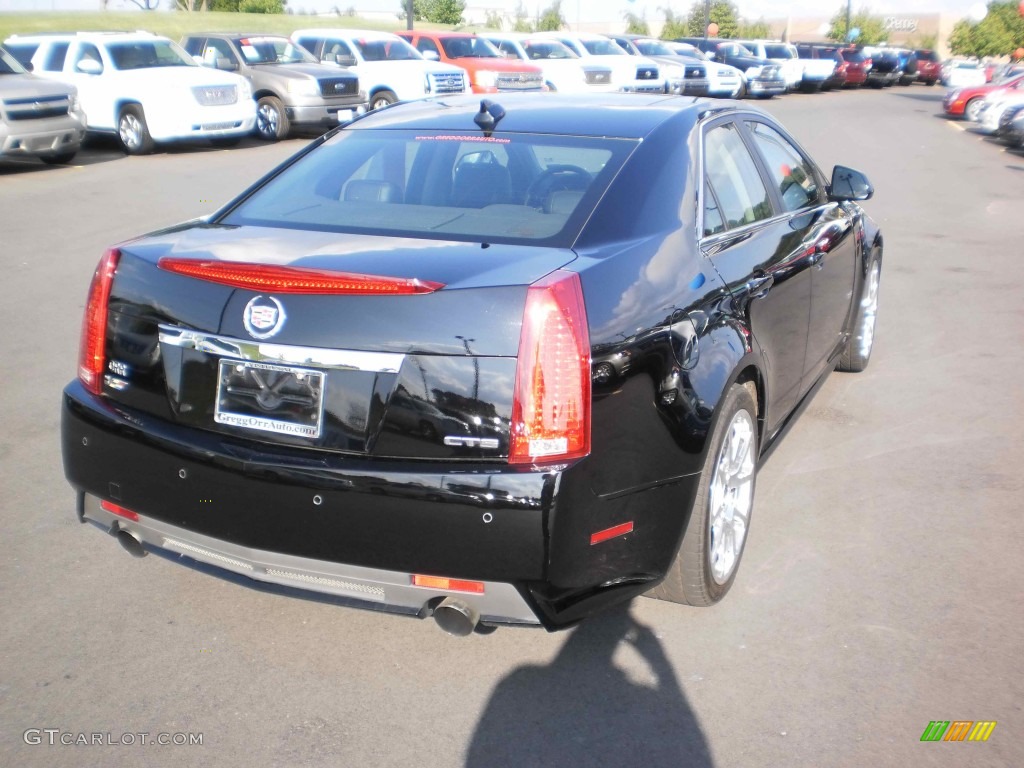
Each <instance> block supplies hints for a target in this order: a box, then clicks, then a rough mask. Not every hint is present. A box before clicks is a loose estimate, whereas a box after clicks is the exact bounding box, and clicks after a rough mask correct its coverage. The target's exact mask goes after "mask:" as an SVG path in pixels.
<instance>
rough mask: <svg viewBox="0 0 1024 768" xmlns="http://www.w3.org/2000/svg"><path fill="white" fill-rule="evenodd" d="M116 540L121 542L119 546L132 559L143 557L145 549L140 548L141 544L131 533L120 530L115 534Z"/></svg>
mask: <svg viewBox="0 0 1024 768" xmlns="http://www.w3.org/2000/svg"><path fill="white" fill-rule="evenodd" d="M117 540H118V541H119V542H121V546H122V547H124V548H125V551H126V552H128V554H129V555H131V556H132V557H145V556H146V554H147V553H146V549H145V547H143V546H142V542H141V541H139V539H138V537H137V536H136V535H135V534H134V533H132V532H131V531H126V530H124V529H121V530H120V531H118V532H117Z"/></svg>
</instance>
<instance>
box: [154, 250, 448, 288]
mask: <svg viewBox="0 0 1024 768" xmlns="http://www.w3.org/2000/svg"><path fill="white" fill-rule="evenodd" d="M157 266H158V267H160V269H164V270H167V271H168V272H174V273H175V274H178V275H187V276H188V277H195V278H198V279H200V280H207V281H209V282H211V283H220V284H221V285H230V286H234V287H235V288H247V289H249V290H251V291H272V292H274V293H301V294H351V295H403V294H413V293H433V292H434V291H437V290H440V289H441V288H444V283H435V282H431V281H430V280H419V279H418V278H415V277H378V276H376V275H358V274H355V273H352V272H333V271H331V270H327V269H308V268H306V267H284V266H280V265H275V264H245V263H239V262H232V261H201V260H198V259H172V258H166V257H165V258H162V259H160V261H159V262H157Z"/></svg>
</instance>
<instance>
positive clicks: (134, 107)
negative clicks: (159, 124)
mask: <svg viewBox="0 0 1024 768" xmlns="http://www.w3.org/2000/svg"><path fill="white" fill-rule="evenodd" d="M117 138H118V139H119V140H120V142H121V146H122V147H123V148H124V151H125V152H127V153H128V154H129V155H146V154H149V153H150V152H152V151H153V138H152V137H151V136H150V135H149V128H148V127H147V126H146V113H145V112H143V111H142V107H141V106H140V105H138V104H129V105H128V106H127V107H122V108H121V114H119V115H118V116H117Z"/></svg>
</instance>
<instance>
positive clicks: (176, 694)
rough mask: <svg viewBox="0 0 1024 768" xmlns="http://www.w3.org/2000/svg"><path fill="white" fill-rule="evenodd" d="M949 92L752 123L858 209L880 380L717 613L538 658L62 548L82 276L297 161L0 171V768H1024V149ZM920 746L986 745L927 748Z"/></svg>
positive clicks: (786, 470) (779, 111)
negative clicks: (69, 398) (963, 111)
mask: <svg viewBox="0 0 1024 768" xmlns="http://www.w3.org/2000/svg"><path fill="white" fill-rule="evenodd" d="M941 98H942V91H941V89H939V88H925V87H921V86H915V87H911V88H893V89H888V90H886V91H884V92H883V91H872V90H862V91H858V92H848V93H829V94H816V95H794V96H788V97H786V98H783V99H773V100H772V101H770V102H767V103H762V104H760V106H763V107H765V108H766V109H767V110H768V111H770V112H772V113H774V114H775V115H777V116H778V117H779V118H780V119H781V120H782V121H783V122H784V124H786V125H787V126H788V127H789V128H790V130H791V131H792V132H793V134H794V135H795V136H796V137H797V138H798V139H799V140H800V141H801V142H803V144H804V146H805V147H806V148H807V149H808V150H809V151H810V153H811V154H812V155H813V156H814V157H815V159H816V160H817V161H818V163H819V164H820V165H821V166H822V167H823V168H825V169H826V172H827V171H828V170H829V169H831V166H832V165H833V164H835V163H842V164H844V165H850V166H852V167H855V168H858V169H860V170H862V171H864V172H865V173H867V174H868V176H869V177H870V178H871V180H872V181H873V183H874V185H875V188H876V190H877V191H876V195H875V197H874V199H872V200H871V201H869V202H868V203H866V204H865V207H866V208H867V209H868V211H869V212H870V213H871V214H872V216H874V217H875V218H876V220H877V221H878V222H879V223H880V224H881V226H882V228H883V231H884V235H885V239H886V249H885V262H884V267H883V275H882V298H881V309H880V313H879V326H878V331H877V333H878V338H877V342H876V347H875V351H874V356H873V359H872V361H871V365H870V367H869V368H868V370H867V371H866V372H865V373H863V374H859V375H851V374H833V376H832V377H831V378H830V379H829V381H828V382H827V383H826V385H825V386H824V387H823V388H822V390H821V391H820V392H819V393H818V395H817V397H816V398H815V400H814V402H813V403H812V404H811V406H810V408H809V410H808V411H807V412H806V413H805V414H804V416H803V417H802V419H801V421H800V423H799V424H798V426H797V427H796V428H795V429H794V430H793V431H792V432H791V433H790V435H789V436H788V437H787V438H786V440H785V441H784V442H783V443H782V445H781V446H780V447H779V449H778V450H777V451H776V452H775V454H774V455H773V456H772V457H771V459H770V461H768V463H767V464H766V466H765V467H764V468H763V470H762V472H761V474H760V476H759V480H758V483H759V484H758V488H757V494H756V503H755V511H754V517H753V523H752V528H751V533H750V539H749V543H748V546H747V551H746V553H745V556H744V562H743V565H742V567H741V569H740V572H739V576H738V579H737V582H736V584H735V586H734V588H733V590H732V592H731V593H730V594H729V596H728V598H727V599H726V600H725V601H724V602H723V603H721V604H720V605H718V606H716V607H714V608H712V609H707V610H698V609H687V608H682V607H680V606H675V605H670V604H667V603H662V602H656V601H652V600H645V599H641V600H637V601H634V603H633V604H632V605H631V606H630V607H629V608H628V610H623V611H619V612H615V613H612V614H609V615H605V616H602V617H600V618H597V619H594V620H592V621H590V622H589V623H586V624H584V625H582V626H581V627H580V628H578V629H576V630H574V631H571V632H566V633H560V634H546V633H544V632H543V631H541V630H524V629H521V630H513V629H501V630H499V631H497V632H495V633H493V634H491V635H487V636H472V637H470V638H466V639H457V638H452V637H448V636H446V635H443V634H442V633H441V632H440V631H439V630H438V629H437V628H436V627H435V626H434V625H433V623H432V622H429V623H428V622H417V621H415V620H411V619H406V618H399V617H393V616H389V615H382V614H375V613H369V612H361V611H354V610H345V609H341V608H338V607H334V606H330V605H325V604H320V603H314V602H305V601H299V600H294V599H288V598H284V597H280V596H275V595H270V594H265V593H262V592H259V591H256V590H250V589H246V588H244V587H241V586H238V585H235V584H231V583H227V582H223V581H220V580H217V579H213V578H210V577H208V576H204V575H201V574H199V573H196V572H193V571H191V570H188V569H185V568H181V567H179V566H177V565H174V564H172V563H169V562H166V561H164V560H161V559H159V558H156V557H150V558H146V559H145V560H141V561H140V560H134V559H132V558H130V557H129V556H128V555H127V554H126V553H125V552H124V551H123V550H122V549H121V548H120V547H119V546H118V545H117V543H116V542H115V541H114V540H113V539H112V538H108V537H105V536H103V535H101V534H100V533H98V532H96V531H95V530H94V529H92V528H84V527H82V526H79V524H78V523H77V521H76V520H75V515H74V497H73V494H72V492H71V489H70V488H69V486H67V484H66V483H65V482H64V479H63V473H62V469H61V460H60V453H59V441H58V432H59V396H60V391H61V389H62V388H63V386H64V384H65V383H66V382H67V381H69V380H70V379H71V378H72V377H73V376H74V375H75V367H76V355H77V348H78V334H79V326H80V320H81V315H82V306H83V302H84V299H85V293H86V288H87V286H88V282H89V278H90V275H91V273H92V270H93V269H94V267H95V265H96V262H97V260H98V259H99V256H100V255H101V253H102V251H103V249H104V248H105V247H106V246H108V245H110V244H112V243H114V242H116V241H118V240H121V239H125V238H128V237H130V236H132V235H135V234H140V233H142V232H145V231H148V230H152V229H156V228H158V227H161V226H165V225H169V224H172V223H175V222H177V221H181V220H183V219H187V218H191V217H194V216H200V215H203V214H205V213H208V212H210V211H212V210H213V209H214V208H215V207H217V206H218V205H219V204H220V203H222V202H224V201H226V200H227V199H228V198H229V197H230V196H231V195H232V194H234V193H235V192H237V191H240V190H241V189H242V188H243V187H244V186H245V185H246V184H248V183H249V182H251V181H253V180H255V179H257V178H258V177H260V176H261V175H262V174H263V173H264V172H266V171H267V170H269V169H270V168H271V167H272V166H273V165H274V164H275V163H276V162H277V161H279V160H281V159H283V158H285V157H286V156H288V155H289V154H291V153H292V152H294V151H297V150H298V149H299V148H300V147H301V146H302V144H303V141H302V140H298V139H294V140H289V141H286V142H282V143H280V144H277V145H266V144H261V143H257V142H255V141H250V142H246V143H244V144H243V145H242V146H241V147H239V148H235V149H230V150H214V149H212V148H205V147H177V148H174V149H171V150H169V151H163V152H159V153H157V154H155V155H152V156H147V157H131V158H128V157H124V156H123V155H121V154H120V153H119V152H118V151H116V150H115V149H114V148H113V147H112V146H111V145H107V144H104V143H100V144H95V145H92V146H90V147H89V148H88V149H86V150H85V151H83V152H82V153H81V155H80V156H79V158H77V159H76V164H75V165H74V166H72V167H66V168H52V167H45V166H42V165H41V164H38V163H36V162H7V163H0V237H2V242H3V246H4V247H3V248H2V249H0V260H2V261H0V263H2V265H3V271H2V275H3V284H4V291H3V297H4V300H3V302H2V303H0V319H2V323H3V328H4V331H3V335H2V339H3V340H2V342H0V350H2V354H0V361H2V363H0V364H2V369H0V370H2V371H3V374H4V387H3V396H2V398H0V422H2V424H3V430H2V433H0V459H2V463H0V487H2V489H3V494H2V500H0V525H2V526H3V532H4V542H5V546H4V557H3V558H0V765H5V766H80V765H105V766H132V767H135V766H139V765H152V766H163V765H196V766H198V765H203V766H218V768H232V767H234V766H240V767H241V766H246V767H247V768H248V767H250V766H264V765H266V766H270V765H275V766H306V765H310V766H314V765H330V766H403V767H406V766H422V767H424V768H434V767H435V766H436V767H437V768H448V767H449V766H471V767H472V768H478V767H479V766H502V767H505V766H509V767H510V766H523V767H532V766H605V765H607V766H645V767H660V766H666V767H669V766H670V767H672V768H681V767H682V766H695V767H698V768H706V767H710V766H715V768H725V767H727V766H744V767H746V766H858V767H859V766H896V765H899V766H913V767H914V768H917V766H933V765H934V766H967V765H969V766H1017V765H1022V764H1024V711H1022V701H1024V674H1022V667H1024V663H1022V655H1024V654H1022V650H1024V649H1022V643H1021V638H1022V637H1024V610H1022V600H1021V593H1022V590H1021V584H1022V576H1024V564H1022V563H1024V558H1022V556H1021V552H1022V551H1024V515H1022V514H1021V511H1022V509H1024V504H1022V502H1021V498H1022V495H1024V479H1022V474H1021V473H1022V467H1024V405H1022V399H1021V392H1022V387H1021V381H1022V380H1024V354H1022V353H1024V333H1022V330H1021V329H1022V327H1024V271H1022V270H1021V268H1020V260H1021V257H1022V255H1024V254H1022V242H1024V226H1022V223H1021V216H1022V212H1024V154H1022V153H1019V152H1016V153H1015V152H1008V151H1005V150H1004V149H1003V148H1002V147H1001V146H1000V145H997V144H995V143H994V142H992V141H990V140H987V139H983V138H981V137H980V136H976V135H973V134H971V133H969V132H965V131H964V130H963V126H962V125H961V124H959V123H951V122H949V121H947V120H945V119H943V118H941V117H939V116H937V115H938V113H939V112H941ZM933 720H949V721H955V720H973V721H979V720H986V721H996V722H997V726H996V727H995V729H994V731H993V732H992V735H991V737H990V738H989V740H988V741H987V742H985V743H923V742H921V741H920V738H921V736H922V733H923V731H924V730H925V728H926V726H927V725H928V724H929V722H930V721H933ZM47 729H48V730H49V733H48V732H47ZM27 732H28V733H27ZM143 733H145V734H147V737H146V741H147V742H151V741H153V740H155V739H156V738H157V735H158V734H168V735H171V736H172V737H173V738H172V739H170V740H172V741H173V740H175V739H176V736H174V735H175V734H186V735H190V734H191V735H193V736H194V735H195V734H201V738H202V744H201V745H199V744H184V745H181V744H168V745H151V744H149V743H147V744H145V745H143V744H142V743H141V742H142V738H141V737H140V734H143ZM64 734H70V736H71V738H67V737H64V738H63V740H64V741H81V740H80V739H79V735H80V734H84V735H85V736H86V741H92V734H101V735H102V738H101V741H102V742H103V743H102V744H81V743H77V744H76V743H73V744H69V745H62V744H61V743H60V742H61V740H62V736H63V735H64ZM54 736H55V737H56V738H54ZM129 736H130V737H131V738H130V740H131V741H132V742H134V743H122V742H126V741H129V738H128V737H129ZM50 740H54V741H55V743H54V744H53V745H51V744H50V743H49V741H50ZM111 741H113V742H117V743H115V744H110V743H108V742H111ZM33 742H38V743H33Z"/></svg>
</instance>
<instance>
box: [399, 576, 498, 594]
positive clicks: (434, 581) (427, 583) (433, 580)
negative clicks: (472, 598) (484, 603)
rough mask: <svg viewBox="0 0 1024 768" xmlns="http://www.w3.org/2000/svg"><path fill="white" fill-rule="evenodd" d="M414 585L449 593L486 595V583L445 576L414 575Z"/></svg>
mask: <svg viewBox="0 0 1024 768" xmlns="http://www.w3.org/2000/svg"><path fill="white" fill-rule="evenodd" d="M412 585H413V586H414V587H425V588H427V589H443V590H445V591H448V592H473V593H474V594H477V595H482V594H483V593H484V583H483V582H482V581H463V580H462V579H446V578H445V577H444V576H423V575H421V574H418V573H416V574H413V576H412Z"/></svg>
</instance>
